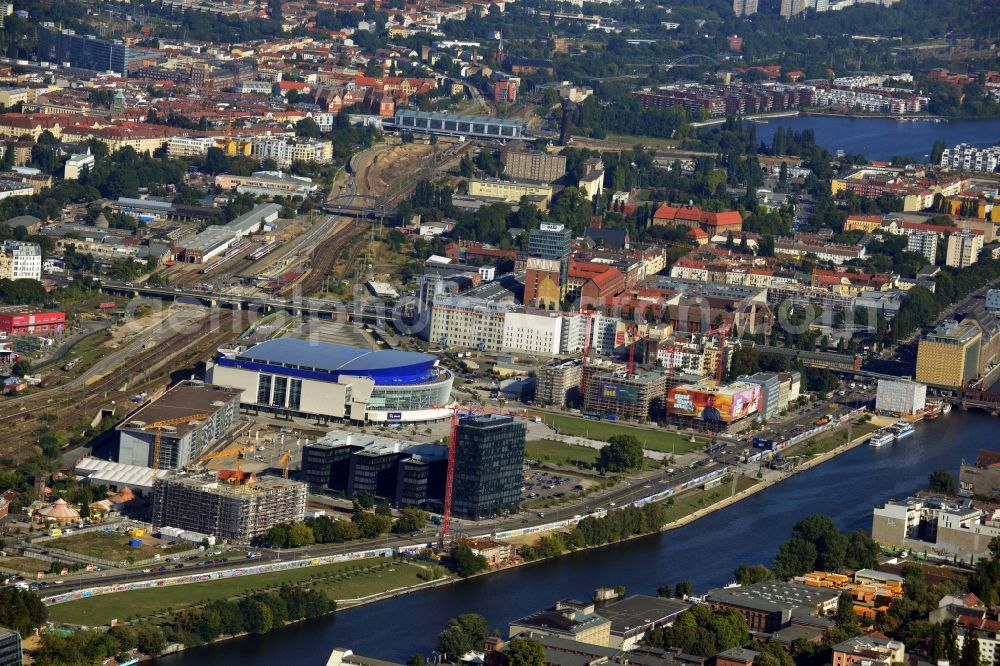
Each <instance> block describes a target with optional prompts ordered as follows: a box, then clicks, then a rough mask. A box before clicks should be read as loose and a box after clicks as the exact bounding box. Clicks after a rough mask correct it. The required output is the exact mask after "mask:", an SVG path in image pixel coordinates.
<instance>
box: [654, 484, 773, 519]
mask: <svg viewBox="0 0 1000 666" xmlns="http://www.w3.org/2000/svg"><path fill="white" fill-rule="evenodd" d="M737 479H738V480H737V481H736V492H740V491H743V490H746V489H747V488H752V487H753V486H755V485H757V484H758V483H760V482H759V481H758V480H757V479H754V478H752V477H749V476H742V475H741V476H739V477H737ZM732 490H733V482H732V479H727V480H725V481H723V483H722V484H721V485H718V486H716V487H714V488H709V489H708V490H699V491H697V492H693V493H685V494H683V495H680V496H678V497H672V498H670V499H668V500H665V503H666V504H669V503H670V500H671V499H672V500H673V501H674V503H673V505H672V506H669V507H667V522H672V521H675V520H679V519H680V518H683V517H684V516H687V515H689V514H692V513H694V512H695V511H698V510H699V509H704V508H706V507H709V506H711V505H713V504H715V503H716V502H719V501H721V500H724V499H726V498H727V497H729V496H730V494H732Z"/></svg>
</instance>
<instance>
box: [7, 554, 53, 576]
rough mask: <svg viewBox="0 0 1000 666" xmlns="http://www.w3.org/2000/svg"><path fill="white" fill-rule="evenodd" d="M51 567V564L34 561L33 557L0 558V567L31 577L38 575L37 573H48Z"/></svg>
mask: <svg viewBox="0 0 1000 666" xmlns="http://www.w3.org/2000/svg"><path fill="white" fill-rule="evenodd" d="M51 565H52V563H51V562H46V561H44V560H36V559H35V558H33V557H2V558H0V567H2V568H4V569H8V570H10V571H17V572H20V573H26V574H31V575H32V576H33V575H35V574H36V573H38V572H39V571H48V570H49V567H50V566H51Z"/></svg>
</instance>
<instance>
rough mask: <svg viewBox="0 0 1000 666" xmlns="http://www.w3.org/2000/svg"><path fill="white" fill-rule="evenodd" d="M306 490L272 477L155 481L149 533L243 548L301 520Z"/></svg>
mask: <svg viewBox="0 0 1000 666" xmlns="http://www.w3.org/2000/svg"><path fill="white" fill-rule="evenodd" d="M306 488H307V486H306V484H304V483H300V482H298V481H290V480H288V479H282V478H281V477H277V476H264V477H259V478H258V477H255V476H254V475H252V474H249V473H235V472H228V471H223V472H220V473H219V474H218V475H216V474H214V473H213V474H201V475H198V476H178V477H175V478H166V479H157V481H156V483H155V484H154V485H153V520H152V522H153V527H154V528H157V529H159V528H161V527H177V528H180V529H182V530H190V531H192V532H202V533H204V534H211V535H213V536H215V537H218V538H221V539H226V540H227V541H232V542H236V543H249V542H250V541H251V540H253V539H254V538H256V537H259V536H263V535H264V534H265V533H266V532H267V531H268V530H269V529H270V528H271V527H273V526H275V525H279V524H281V523H291V522H297V521H302V520H304V519H305V516H306Z"/></svg>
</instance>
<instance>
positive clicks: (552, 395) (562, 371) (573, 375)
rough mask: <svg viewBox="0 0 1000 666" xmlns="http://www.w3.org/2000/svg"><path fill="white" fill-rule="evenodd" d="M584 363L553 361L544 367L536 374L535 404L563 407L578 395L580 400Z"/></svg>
mask: <svg viewBox="0 0 1000 666" xmlns="http://www.w3.org/2000/svg"><path fill="white" fill-rule="evenodd" d="M581 377H583V363H582V362H581V361H579V360H576V359H571V360H568V361H553V362H552V363H548V364H546V365H543V366H542V367H541V368H539V369H538V372H537V374H536V377H535V378H536V382H537V383H536V385H535V402H537V403H538V404H540V405H555V406H556V407H563V406H565V405H566V404H567V402H568V401H569V400H570V399H571V398H572V396H573V394H574V393H575V394H576V397H577V399H579V398H580V397H582V396H580V395H579V391H580V379H581Z"/></svg>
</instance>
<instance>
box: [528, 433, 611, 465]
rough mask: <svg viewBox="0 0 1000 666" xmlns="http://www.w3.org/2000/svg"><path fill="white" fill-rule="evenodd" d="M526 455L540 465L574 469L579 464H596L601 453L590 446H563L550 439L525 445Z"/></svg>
mask: <svg viewBox="0 0 1000 666" xmlns="http://www.w3.org/2000/svg"><path fill="white" fill-rule="evenodd" d="M524 454H525V456H527V457H528V458H529V459H531V460H534V461H536V462H540V463H552V464H553V465H562V466H564V467H573V466H575V465H576V463H577V462H585V463H591V464H593V463H595V462H597V457H598V455H600V451H598V450H597V449H592V448H590V447H589V446H578V445H576V444H563V443H562V442H553V441H552V440H550V439H536V440H532V441H530V442H527V443H525V445H524Z"/></svg>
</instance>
